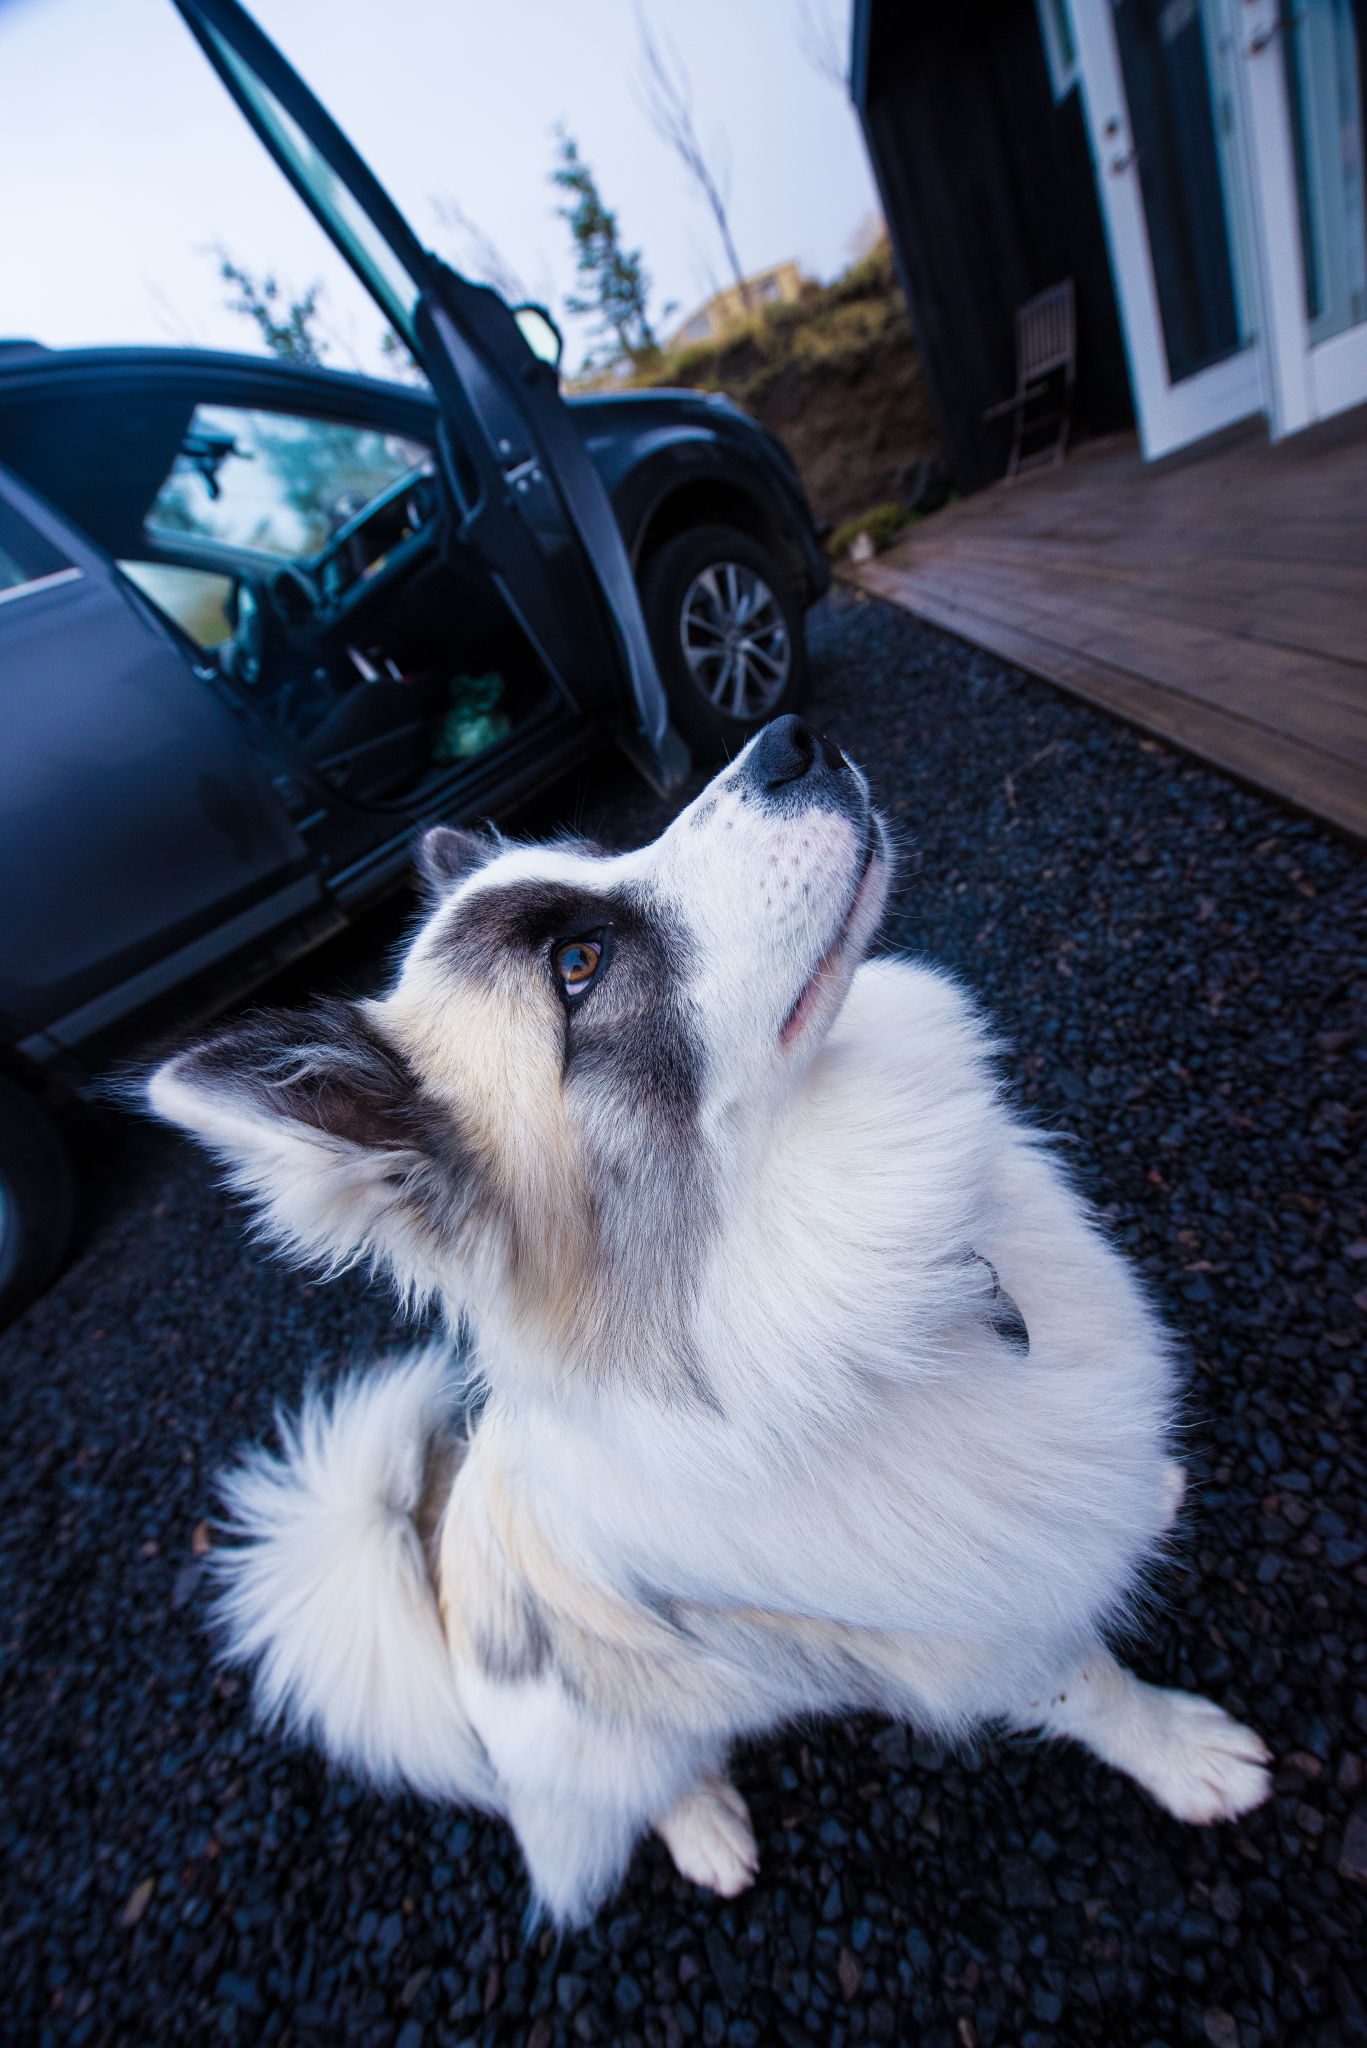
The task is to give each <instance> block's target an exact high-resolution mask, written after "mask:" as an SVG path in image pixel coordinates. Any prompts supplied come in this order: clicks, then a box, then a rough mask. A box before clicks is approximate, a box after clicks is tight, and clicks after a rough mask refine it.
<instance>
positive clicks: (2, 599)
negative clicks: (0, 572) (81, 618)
mask: <svg viewBox="0 0 1367 2048" xmlns="http://www.w3.org/2000/svg"><path fill="white" fill-rule="evenodd" d="M84 573H85V572H84V570H82V569H54V570H53V571H52V574H51V575H50V576H33V577H30V579H29V581H28V582H27V583H11V584H10V586H9V588H8V589H7V590H0V604H13V603H14V600H15V598H16V597H36V596H37V595H38V592H39V591H40V590H55V589H56V588H57V586H58V584H59V583H76V582H78V581H79V579H80V578H81V577H82V576H83V575H84Z"/></svg>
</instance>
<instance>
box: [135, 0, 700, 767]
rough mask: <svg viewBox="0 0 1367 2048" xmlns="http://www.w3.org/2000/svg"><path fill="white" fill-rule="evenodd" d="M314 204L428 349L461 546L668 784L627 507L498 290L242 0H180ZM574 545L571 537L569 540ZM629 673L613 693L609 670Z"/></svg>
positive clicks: (415, 344)
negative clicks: (430, 220) (611, 489)
mask: <svg viewBox="0 0 1367 2048" xmlns="http://www.w3.org/2000/svg"><path fill="white" fill-rule="evenodd" d="M175 4H176V6H177V7H178V8H179V10H180V13H181V14H182V15H183V16H184V18H185V20H186V22H187V23H188V25H189V27H190V29H191V31H192V32H193V34H194V35H195V37H196V39H197V40H198V41H199V43H200V44H201V46H202V47H203V49H204V51H205V53H206V55H207V56H208V58H209V61H210V63H211V64H212V65H213V66H214V69H215V70H216V71H217V72H218V74H219V76H220V77H221V78H222V80H223V82H224V84H225V85H226V86H227V88H228V90H229V92H230V93H231V94H232V96H233V98H234V99H235V100H236V101H237V104H238V105H239V107H241V109H242V111H243V113H244V114H245V115H246V117H247V119H248V121H250V123H251V125H252V127H253V128H254V129H255V130H256V132H257V134H258V135H259V136H260V138H261V140H262V142H264V143H265V145H266V147H267V149H268V150H269V151H270V153H271V155H272V156H273V157H274V158H275V160H276V162H277V163H278V164H279V165H280V168H281V169H282V170H283V171H284V173H285V175H286V177H287V178H288V179H289V180H290V182H291V184H292V185H293V186H294V188H295V190H296V191H297V192H298V194H299V196H300V198H301V199H302V200H303V201H304V203H305V205H306V206H308V207H309V209H310V210H311V212H312V213H313V214H314V215H315V216H316V217H317V219H318V220H319V222H320V223H321V224H322V226H323V227H324V228H325V229H326V231H327V233H328V234H329V235H330V236H331V238H332V240H333V241H334V242H335V243H336V245H337V247H338V248H339V249H340V251H341V253H342V255H343V256H344V257H345V258H346V260H347V261H348V263H350V265H351V266H352V268H353V269H354V270H355V271H356V273H357V275H358V276H359V277H360V279H361V281H362V283H363V284H364V285H365V286H366V288H367V289H368V290H369V291H370V293H371V294H372V296H373V297H374V298H375V300H376V301H377V303H378V304H379V306H380V308H381V310H382V311H383V313H384V315H385V317H386V318H387V319H388V321H389V322H390V324H391V326H392V327H393V329H394V332H395V333H396V334H397V335H398V336H399V338H400V339H401V340H402V341H403V343H404V344H405V345H406V346H407V347H408V348H409V349H410V350H411V351H412V353H413V355H414V356H415V357H416V359H417V360H418V361H419V362H420V363H421V364H422V367H423V368H424V370H425V371H426V372H427V375H428V377H429V379H430V380H431V384H432V388H433V390H434V391H435V392H436V395H437V397H438V399H439V401H440V403H441V407H442V413H443V419H444V424H445V428H446V433H445V436H444V445H443V448H442V457H443V463H444V467H445V470H446V476H447V481H448V483H449V485H450V488H451V491H452V493H453V496H454V498H455V501H456V505H457V507H458V511H459V524H458V527H457V539H458V540H459V541H460V542H463V543H465V544H467V545H469V546H472V547H473V548H474V549H475V550H476V552H477V554H478V556H479V558H480V560H481V561H482V563H483V565H484V567H485V568H486V569H487V570H488V572H489V574H490V575H491V576H492V578H493V579H494V582H495V584H496V586H497V587H498V589H499V591H500V593H501V595H502V596H503V598H504V599H505V601H506V602H507V604H508V605H509V607H510V609H511V610H512V612H513V615H514V617H515V618H516V619H517V620H518V621H519V623H520V624H521V626H522V627H523V629H524V631H525V632H526V633H527V635H528V637H529V639H530V640H531V642H532V645H533V647H534V648H535V649H536V651H537V653H538V655H539V657H540V658H541V660H542V661H543V662H544V663H545V665H546V667H547V668H548V670H549V671H550V672H551V674H552V675H553V676H554V677H555V678H556V679H557V680H558V681H559V682H560V683H561V684H562V685H563V686H564V687H565V689H566V690H567V691H568V693H569V695H570V696H571V697H572V698H573V699H574V701H575V702H576V703H577V704H578V705H579V706H580V708H581V709H582V710H583V711H585V712H586V713H587V714H588V715H589V716H590V717H594V716H595V715H596V716H597V717H598V718H599V719H600V720H601V722H602V723H603V724H604V725H605V726H613V727H616V729H617V735H618V738H619V740H620V741H621V743H622V744H623V745H624V746H625V748H626V751H627V752H628V754H629V755H630V756H631V758H632V759H633V761H634V762H635V763H636V765H637V766H638V767H639V768H640V769H641V771H642V773H644V774H645V775H646V776H647V778H648V779H649V780H650V781H651V782H652V783H653V784H654V785H655V786H656V787H657V788H659V789H662V790H664V789H670V788H673V787H675V786H677V784H678V783H679V782H680V781H681V780H682V779H683V776H684V775H685V774H686V773H687V771H688V766H689V760H688V752H687V749H686V747H685V746H684V744H683V742H682V741H681V740H680V739H679V737H678V736H677V734H676V733H675V732H674V730H673V728H672V727H671V726H670V724H669V713H668V705H667V702H666V699H665V693H664V690H663V687H662V685H661V683H660V678H659V675H658V673H657V671H656V667H655V659H654V655H653V653H652V651H651V646H650V640H649V637H648V635H647V632H646V625H645V620H644V618H643V617H642V613H641V606H640V602H639V599H638V597H637V594H636V585H635V581H634V579H633V577H632V573H631V564H630V562H629V561H628V559H627V552H626V548H625V547H624V545H623V542H622V536H621V532H620V529H619V528H618V525H617V519H616V515H615V514H614V512H613V509H612V503H611V500H610V499H609V497H608V494H607V491H606V489H605V488H604V485H603V482H602V479H601V478H600V476H599V474H598V472H597V470H596V469H595V468H594V466H593V464H592V462H591V461H590V459H589V456H588V453H587V451H586V449H585V447H584V444H583V442H582V440H581V439H580V437H579V434H578V432H577V430H576V428H575V425H574V422H573V420H572V418H571V416H570V414H569V411H568V410H567V408H566V407H565V405H564V403H563V401H562V400H561V397H560V391H559V379H558V377H557V375H556V372H555V369H554V368H553V366H552V365H551V364H549V363H547V362H545V361H543V360H542V359H541V357H540V356H538V355H537V354H535V353H534V352H533V350H532V348H531V347H530V346H529V344H528V342H527V340H526V339H525V338H524V336H523V333H522V330H521V328H520V327H519V325H518V322H517V320H516V319H515V317H514V315H513V313H512V311H511V310H510V308H509V307H508V306H507V305H505V304H504V302H503V300H502V299H501V298H500V297H499V296H498V294H497V293H496V292H493V291H490V290H489V289H488V288H487V287H486V286H484V285H476V284H472V283H471V282H470V281H469V279H468V278H463V277H460V276H459V275H457V273H456V272H455V271H453V270H451V269H450V268H448V266H447V265H446V264H444V263H442V262H441V261H440V259H439V258H438V257H436V256H434V255H433V254H432V253H431V252H430V251H429V250H426V249H424V248H423V247H422V245H421V243H420V242H419V241H418V239H417V237H416V236H415V235H414V234H413V231H412V229H411V228H410V227H409V225H408V223H407V221H405V220H404V218H403V216H402V214H400V213H399V211H398V210H397V208H396V207H395V206H394V204H393V202H392V200H391V199H390V198H389V196H388V194H387V193H386V192H385V191H384V190H383V188H382V187H381V186H380V185H379V184H378V183H377V181H376V179H375V178H374V177H373V176H372V174H371V172H370V171H369V170H368V169H367V167H366V165H365V164H364V163H363V162H362V161H361V159H360V157H359V156H358V155H357V154H356V151H355V150H354V149H353V148H352V146H351V144H350V143H349V142H348V141H347V139H346V137H345V136H344V135H343V134H342V132H341V130H340V129H339V128H338V127H337V125H336V123H335V122H334V121H333V120H332V118H331V116H330V115H329V114H327V113H326V112H325V110H324V109H323V107H322V106H320V104H319V103H318V101H317V100H316V99H315V98H314V97H313V94H312V93H311V92H310V91H309V90H308V88H307V87H306V86H305V85H304V83H303V82H302V80H301V79H300V78H299V77H298V76H297V74H296V73H295V72H294V71H293V70H292V69H291V67H290V66H289V65H288V64H287V63H286V61H285V59H284V58H283V57H282V56H281V54H280V52H279V51H278V50H277V49H276V48H275V45H274V44H273V43H272V42H271V41H270V40H269V38H268V37H267V36H265V35H264V34H263V33H262V31H261V30H260V29H259V28H258V27H257V25H256V23H255V22H254V21H253V20H252V18H251V16H250V15H249V14H247V12H246V11H245V9H243V8H242V7H240V6H239V5H238V4H237V0H175ZM567 543H568V545H567ZM614 674H615V675H616V676H617V677H619V678H620V683H619V694H618V696H617V698H616V700H615V701H609V702H604V699H603V678H604V676H605V675H606V676H611V675H614Z"/></svg>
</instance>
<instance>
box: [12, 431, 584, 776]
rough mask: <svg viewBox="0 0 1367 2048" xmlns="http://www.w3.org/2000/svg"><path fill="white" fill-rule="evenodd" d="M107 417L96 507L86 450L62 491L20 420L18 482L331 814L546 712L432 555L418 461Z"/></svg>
mask: <svg viewBox="0 0 1367 2048" xmlns="http://www.w3.org/2000/svg"><path fill="white" fill-rule="evenodd" d="M35 410H36V408H35ZM119 411H120V414H121V424H122V428H123V431H122V434H121V435H120V437H119V442H118V443H116V445H115V446H114V447H112V448H110V449H109V459H108V461H107V463H106V465H105V470H106V479H105V481H106V486H107V487H106V489H105V490H103V491H101V490H99V488H98V485H97V484H96V483H95V480H94V479H92V477H91V474H90V465H89V461H88V457H89V449H90V447H91V446H92V445H95V446H99V445H101V443H100V438H99V437H98V436H96V437H94V439H93V440H92V441H88V442H87V444H86V455H87V464H86V466H85V467H84V469H83V471H82V474H81V476H80V478H79V483H77V481H76V480H75V479H74V478H73V479H71V480H70V486H69V488H68V489H66V490H64V489H63V484H64V483H65V482H66V481H67V480H66V479H65V478H64V477H63V475H62V473H61V472H62V470H63V467H64V465H63V464H62V462H61V461H60V459H55V458H54V457H53V456H49V459H48V460H47V461H46V462H43V461H41V460H39V461H35V459H34V457H35V454H37V455H39V456H41V453H42V447H41V441H40V440H39V441H36V442H35V437H34V434H33V428H34V425H35V422H34V421H33V419H32V417H31V414H30V417H29V419H28V422H27V431H26V432H25V435H24V438H25V439H26V440H27V441H29V442H30V449H29V450H28V455H29V459H28V461H27V462H26V463H21V462H19V461H15V462H14V467H15V468H17V469H19V470H20V473H21V474H27V475H28V476H29V478H30V480H31V481H32V482H34V483H35V484H36V486H37V488H39V489H41V490H44V491H45V492H46V494H47V495H48V496H49V497H50V498H52V499H54V501H55V502H56V503H57V504H58V505H59V507H60V508H61V509H63V510H65V511H68V514H69V516H72V517H76V516H77V511H78V508H77V507H76V506H71V505H70V504H69V503H66V502H64V499H69V498H70V497H71V496H73V495H74V496H76V497H77V499H78V501H79V516H80V524H81V525H82V526H83V527H84V528H85V530H86V531H87V532H88V533H90V534H91V535H92V537H93V538H94V539H96V540H97V541H99V542H101V543H102V544H103V545H104V546H105V547H106V548H107V549H108V550H109V552H110V553H111V554H113V555H114V557H115V559H116V561H117V563H118V566H119V568H120V570H121V571H122V572H123V573H124V574H125V575H126V576H127V577H128V578H129V580H130V581H131V582H133V583H134V584H136V585H137V587H138V588H139V590H140V591H141V592H142V594H143V596H144V597H145V598H146V599H147V600H148V601H150V602H151V603H152V604H154V605H155V606H156V607H157V608H158V609H159V610H160V611H161V612H162V613H163V614H164V615H165V616H166V617H167V618H169V619H170V620H171V622H172V623H173V625H174V626H175V628H176V629H177V631H178V632H179V633H180V634H181V635H182V636H188V638H189V639H190V640H192V641H193V642H194V643H195V645H196V647H197V648H198V649H199V650H201V653H200V658H201V659H204V658H205V657H207V658H208V659H209V660H211V661H213V662H214V663H215V664H216V665H217V666H218V667H219V669H220V670H221V672H222V673H223V675H224V676H225V677H227V678H229V679H230V681H231V683H232V685H233V687H234V688H235V689H236V690H237V691H239V692H240V693H241V695H242V696H243V697H245V698H246V699H248V700H249V701H250V702H251V703H252V704H253V705H254V706H255V707H256V709H257V710H258V711H259V712H260V713H261V715H262V716H263V717H265V718H266V719H267V720H268V721H269V722H270V723H271V724H272V725H273V726H274V727H275V728H276V729H277V730H278V731H279V732H280V733H281V734H282V735H283V736H284V737H285V738H287V739H288V740H289V741H290V742H291V744H292V745H293V746H295V747H296V748H297V749H298V750H299V751H300V752H301V753H303V754H304V755H305V756H306V757H307V758H308V760H309V761H311V762H312V763H313V765H314V766H315V768H316V769H317V770H318V772H319V773H320V774H321V775H322V776H324V777H325V778H326V779H327V780H328V781H329V782H330V783H331V784H332V785H333V786H334V787H335V788H336V789H338V790H339V791H340V792H342V793H343V794H345V795H346V796H347V797H349V798H351V799H352V800H353V801H356V802H360V803H364V804H380V805H388V804H411V803H412V802H413V800H414V799H415V798H417V797H420V796H421V795H422V794H423V793H424V792H425V791H426V790H427V789H428V788H429V787H432V786H435V785H436V784H437V783H439V782H441V781H442V780H444V779H445V778H446V777H448V776H449V775H450V774H451V773H452V772H453V771H454V770H455V769H456V768H457V767H458V766H459V765H460V764H461V763H463V762H465V761H468V760H471V759H473V758H474V757H475V756H476V755H478V754H480V753H483V752H484V751H485V750H486V749H487V748H489V747H492V746H494V745H496V744H497V743H498V742H499V741H500V740H502V739H503V738H505V737H506V735H507V734H508V733H510V732H511V731H512V730H513V729H514V728H515V727H516V726H518V725H519V724H521V723H522V722H523V721H525V720H526V719H527V718H528V717H530V716H531V715H532V714H533V713H534V712H536V711H537V710H539V709H541V708H543V707H544V706H546V705H547V704H548V703H549V702H550V701H551V700H552V698H553V685H552V684H551V683H550V681H549V679H548V678H547V676H546V674H545V671H544V669H543V668H542V666H541V664H540V663H539V661H538V660H537V658H536V656H535V654H534V653H533V650H532V648H531V646H530V644H529V643H528V641H527V640H526V637H525V635H524V634H523V633H522V632H521V630H520V628H519V627H518V625H517V624H516V622H515V620H514V619H513V617H512V615H511V613H510V612H509V610H508V607H507V605H506V604H505V602H504V600H503V599H502V598H501V596H500V595H499V593H498V592H497V590H496V589H495V588H494V586H493V584H492V582H491V580H490V579H489V577H488V576H487V575H486V573H485V572H484V570H483V569H482V568H481V567H480V565H479V564H478V562H476V561H475V560H474V559H473V557H472V556H470V555H469V554H468V552H467V551H466V550H463V549H459V548H452V547H449V546H448V545H446V544H445V542H446V537H447V535H448V534H449V531H450V520H449V519H448V515H447V505H446V499H445V489H444V485H443V483H442V481H441V479H440V475H439V472H438V468H437V464H436V462H435V459H434V456H433V454H432V451H431V450H430V449H429V448H426V447H424V446H423V445H422V444H421V443H418V442H414V441H411V440H408V439H406V438H403V437H401V436H399V435H396V434H392V433H387V432H385V431H384V430H383V429H381V428H377V427H374V426H357V425H355V424H351V423H346V422H339V421H333V420H325V419H321V418H310V417H305V416H302V415H297V414H293V415H292V414H284V413H276V412H267V411H262V410H248V409H245V408H239V407H235V406H220V405H197V406H194V407H193V409H191V408H190V407H189V406H187V405H186V403H185V402H184V401H181V402H180V404H179V405H178V406H177V407H175V408H174V411H173V410H172V408H169V407H168V406H167V405H166V403H165V402H164V401H161V400H156V401H154V402H152V403H149V404H147V405H145V406H144V407H142V408H141V410H140V412H139V411H137V410H136V409H135V411H134V417H133V420H132V422H130V420H129V408H128V407H127V405H126V404H125V405H123V406H122V407H120V408H119ZM4 424H5V423H4V422H0V442H4V443H6V444H7V443H8V439H9V437H8V436H6V435H5V434H4V432H3V427H4ZM71 424H72V423H71V420H70V417H69V414H68V416H67V417H66V418H65V419H64V420H63V422H62V426H63V432H62V433H61V435H60V436H59V437H58V438H59V442H60V443H65V444H67V445H69V443H70V434H71ZM130 424H133V425H134V426H136V425H138V424H140V425H141V427H142V433H141V434H140V435H138V436H137V437H136V445H131V446H130V445H129V432H128V429H129V425H130ZM172 425H174V429H175V432H174V439H171V440H170V441H169V443H168V438H167V428H168V426H172ZM105 445H106V446H108V444H107V443H106V444H105ZM7 459H10V460H13V454H12V452H11V453H9V454H8V455H7ZM35 467H37V468H38V469H39V470H40V472H41V471H42V470H44V469H46V470H47V471H48V472H49V474H47V475H46V476H44V475H43V474H41V473H40V474H39V475H37V476H35V475H34V474H33V471H34V469H35ZM54 472H55V473H54ZM54 484H55V485H56V486H57V487H56V488H54ZM139 499H140V500H141V503H138V502H137V501H138V500H139Z"/></svg>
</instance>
